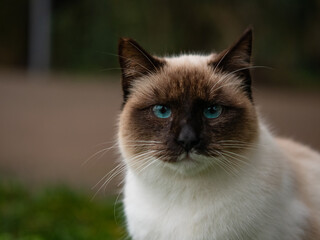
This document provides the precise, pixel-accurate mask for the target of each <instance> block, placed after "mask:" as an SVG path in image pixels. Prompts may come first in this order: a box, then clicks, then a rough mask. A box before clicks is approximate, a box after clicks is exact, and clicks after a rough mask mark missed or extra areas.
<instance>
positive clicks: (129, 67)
mask: <svg viewBox="0 0 320 240" xmlns="http://www.w3.org/2000/svg"><path fill="white" fill-rule="evenodd" d="M118 54H119V63H120V66H121V71H122V90H123V99H124V102H126V100H127V99H128V96H129V93H130V87H131V85H132V82H133V81H134V80H135V79H137V78H139V77H142V76H145V75H147V74H152V73H154V72H156V71H157V70H159V69H160V68H161V67H162V66H163V65H164V60H161V59H158V58H156V57H153V56H151V55H150V54H149V53H147V52H146V51H145V50H144V49H143V48H142V47H140V46H139V44H138V43H137V42H136V41H134V40H132V39H130V38H120V40H119V46H118Z"/></svg>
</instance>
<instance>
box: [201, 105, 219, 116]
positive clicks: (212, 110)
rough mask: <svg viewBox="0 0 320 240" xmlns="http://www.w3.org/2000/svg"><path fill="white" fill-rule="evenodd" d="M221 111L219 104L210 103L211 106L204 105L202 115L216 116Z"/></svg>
mask: <svg viewBox="0 0 320 240" xmlns="http://www.w3.org/2000/svg"><path fill="white" fill-rule="evenodd" d="M221 113H222V106H221V105H212V106H209V107H206V108H205V109H204V110H203V115H204V116H205V117H206V118H217V117H219V116H220V115H221Z"/></svg>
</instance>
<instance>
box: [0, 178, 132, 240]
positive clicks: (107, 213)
mask: <svg viewBox="0 0 320 240" xmlns="http://www.w3.org/2000/svg"><path fill="white" fill-rule="evenodd" d="M114 203H115V199H114V198H112V199H99V200H94V201H93V200H91V198H90V196H87V195H85V194H81V193H77V192H74V191H72V190H70V189H68V188H66V187H55V188H49V189H47V190H44V191H42V192H40V193H30V192H29V191H27V190H26V188H24V187H22V186H21V185H18V184H14V183H7V182H2V183H0V240H73V239H74V240H91V239H92V240H108V239H123V238H124V236H126V234H125V230H124V228H123V222H124V221H123V218H122V217H121V215H122V210H121V209H122V207H121V204H120V203H117V204H116V207H115V205H114Z"/></svg>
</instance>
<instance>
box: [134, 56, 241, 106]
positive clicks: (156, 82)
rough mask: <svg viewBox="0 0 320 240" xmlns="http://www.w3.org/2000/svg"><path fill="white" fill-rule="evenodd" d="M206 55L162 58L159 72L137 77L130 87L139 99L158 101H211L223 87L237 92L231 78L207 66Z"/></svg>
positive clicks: (209, 57)
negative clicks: (138, 78) (163, 61)
mask: <svg viewBox="0 0 320 240" xmlns="http://www.w3.org/2000/svg"><path fill="white" fill-rule="evenodd" d="M210 59H212V55H210V56H201V55H183V56H179V57H171V58H166V59H165V60H166V65H165V66H164V67H163V69H161V70H160V71H159V72H157V73H155V74H150V75H149V76H147V77H145V78H141V79H140V80H139V81H137V82H136V84H135V85H134V87H133V92H134V95H137V96H139V98H140V100H141V99H144V101H148V100H156V101H159V102H167V101H181V100H193V99H201V100H204V101H213V100H214V98H215V97H217V95H218V94H219V93H221V91H223V90H224V89H225V88H226V87H228V88H227V89H228V91H229V92H230V91H231V92H232V91H233V90H234V91H238V88H239V85H238V84H237V83H236V82H234V81H233V80H234V79H232V76H228V74H223V73H221V72H218V71H215V69H214V68H213V67H211V66H209V61H210Z"/></svg>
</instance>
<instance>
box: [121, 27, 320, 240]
mask: <svg viewBox="0 0 320 240" xmlns="http://www.w3.org/2000/svg"><path fill="white" fill-rule="evenodd" d="M251 49H252V30H251V29H250V28H249V29H247V30H246V31H245V32H244V33H243V35H242V36H241V37H240V38H239V40H238V41H236V42H235V43H234V44H233V45H232V46H231V47H229V48H228V49H226V50H224V51H222V52H220V53H212V54H210V55H181V56H173V57H163V58H160V57H156V56H152V55H150V54H149V53H147V52H146V51H145V50H144V49H143V48H142V47H140V46H139V45H138V44H137V43H136V42H135V41H134V40H132V39H128V38H122V39H120V41H119V61H120V65H121V69H122V90H123V108H122V112H121V114H120V119H119V132H118V143H119V148H120V152H121V155H122V157H123V161H124V163H125V166H126V176H125V186H124V210H125V216H126V223H127V228H128V232H129V235H130V236H131V237H132V239H133V240H233V239H237V240H238V239H243V240H251V239H252V240H311V239H312V240H316V239H320V234H319V228H320V225H319V222H320V155H319V154H318V153H317V152H315V151H313V150H311V149H309V148H308V147H306V146H304V145H301V144H298V143H296V142H293V141H291V140H288V139H281V138H278V137H276V136H274V135H273V134H272V133H270V131H269V130H268V128H267V127H266V125H265V124H264V123H263V121H262V120H261V118H260V116H259V114H258V112H257V110H256V106H255V103H254V99H253V97H252V92H251V76H250V68H251V67H252V65H251Z"/></svg>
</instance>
